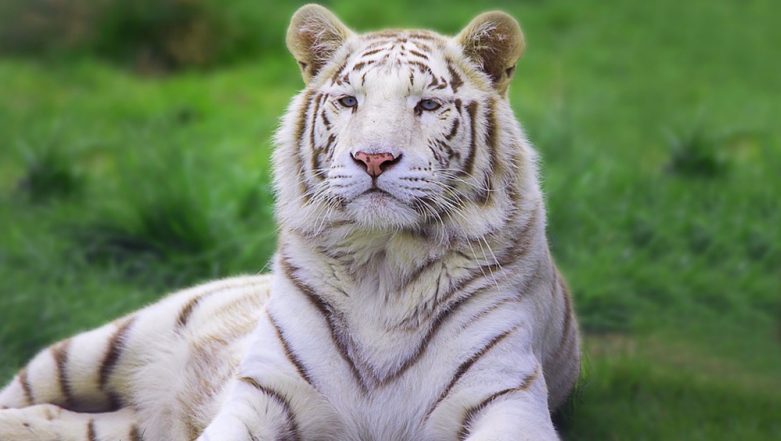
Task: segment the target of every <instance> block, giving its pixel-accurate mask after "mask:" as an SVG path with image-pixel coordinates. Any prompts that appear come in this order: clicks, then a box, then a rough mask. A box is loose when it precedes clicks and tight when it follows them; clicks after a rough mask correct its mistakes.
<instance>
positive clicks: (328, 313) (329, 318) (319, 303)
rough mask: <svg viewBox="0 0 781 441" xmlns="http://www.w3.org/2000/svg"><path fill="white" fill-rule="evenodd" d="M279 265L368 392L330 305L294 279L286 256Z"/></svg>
mask: <svg viewBox="0 0 781 441" xmlns="http://www.w3.org/2000/svg"><path fill="white" fill-rule="evenodd" d="M280 265H281V266H282V271H283V272H284V274H285V276H286V277H287V278H288V280H290V282H291V283H293V285H294V286H295V287H296V289H297V290H298V291H300V292H301V293H302V294H304V297H306V298H307V300H309V302H310V303H311V304H312V306H314V307H315V309H317V310H318V312H320V314H321V315H322V316H323V318H324V319H325V322H326V324H327V325H328V330H329V333H330V335H331V341H332V342H333V343H334V346H335V347H336V349H337V352H339V355H340V356H341V357H342V359H343V360H344V361H345V362H346V363H347V365H348V367H349V368H350V372H351V373H352V375H353V377H354V378H355V380H356V382H357V383H358V385H359V386H360V387H361V390H362V391H363V392H366V391H367V390H368V387H367V385H366V382H365V380H364V378H363V377H362V376H361V374H360V372H359V371H358V367H357V366H356V365H355V362H354V361H353V359H352V358H350V355H349V353H348V351H347V344H346V342H345V341H344V339H343V338H342V337H341V336H340V335H339V334H338V333H337V330H336V323H335V319H334V310H333V307H332V306H331V305H330V304H328V303H327V302H326V301H325V300H323V298H322V297H320V295H319V294H317V293H316V292H315V291H314V289H312V288H311V287H310V286H308V285H307V284H305V283H304V282H303V281H302V280H301V279H299V278H298V277H296V275H295V273H296V272H297V271H298V268H296V267H294V266H293V265H292V264H291V263H290V262H289V261H288V259H287V257H286V256H284V255H283V256H282V258H281V259H280Z"/></svg>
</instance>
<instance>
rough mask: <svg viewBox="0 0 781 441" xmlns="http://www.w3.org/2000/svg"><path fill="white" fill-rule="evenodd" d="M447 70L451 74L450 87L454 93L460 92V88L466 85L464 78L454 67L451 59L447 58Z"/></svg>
mask: <svg viewBox="0 0 781 441" xmlns="http://www.w3.org/2000/svg"><path fill="white" fill-rule="evenodd" d="M447 71H448V73H449V74H450V87H451V88H452V89H453V93H456V92H458V89H459V88H460V87H461V86H463V85H464V80H463V79H462V78H461V75H459V74H458V72H456V70H455V69H454V68H453V64H452V63H451V62H450V60H447Z"/></svg>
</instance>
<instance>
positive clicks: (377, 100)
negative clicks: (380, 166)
mask: <svg viewBox="0 0 781 441" xmlns="http://www.w3.org/2000/svg"><path fill="white" fill-rule="evenodd" d="M364 108H365V109H366V115H365V118H363V124H362V126H361V137H360V138H361V139H356V140H355V141H356V144H358V145H356V146H355V150H356V151H357V150H361V151H364V152H366V153H392V154H393V155H394V156H396V155H398V154H399V153H400V152H401V148H402V147H404V146H405V145H406V144H407V143H408V141H409V139H408V137H409V132H410V130H409V129H410V128H409V127H407V125H408V121H407V118H405V116H406V112H405V111H406V110H407V109H406V100H405V99H404V98H403V97H400V96H398V95H395V94H391V93H382V94H377V95H375V96H373V97H368V96H367V100H366V105H365V106H364Z"/></svg>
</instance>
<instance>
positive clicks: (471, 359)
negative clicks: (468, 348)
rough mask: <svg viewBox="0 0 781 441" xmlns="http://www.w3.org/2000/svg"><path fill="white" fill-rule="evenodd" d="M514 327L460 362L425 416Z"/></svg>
mask: <svg viewBox="0 0 781 441" xmlns="http://www.w3.org/2000/svg"><path fill="white" fill-rule="evenodd" d="M515 329H516V328H512V329H508V330H507V331H504V332H502V333H501V334H499V335H497V336H496V337H494V338H492V339H491V340H490V341H489V342H488V343H486V345H485V346H483V347H482V348H480V350H479V351H477V352H475V353H474V354H472V356H471V357H469V358H468V359H467V360H466V361H464V362H463V363H461V365H459V366H458V369H456V372H455V374H454V375H453V378H452V379H451V380H450V382H449V383H448V384H447V386H446V387H445V389H443V390H442V393H440V394H439V398H437V401H435V402H434V404H433V405H432V406H431V408H430V409H429V411H428V412H427V413H426V418H428V416H429V415H431V413H432V412H434V410H436V408H437V406H439V403H441V402H442V401H443V400H444V399H445V398H447V395H448V394H449V393H450V391H451V390H452V389H453V386H455V385H456V383H457V382H458V380H460V379H461V377H463V376H464V374H466V372H467V371H468V370H469V368H470V367H472V365H473V364H475V363H476V362H477V361H478V360H479V359H480V358H482V357H483V356H484V355H485V354H486V353H488V351H490V350H491V348H493V347H494V346H496V345H497V344H499V342H501V341H502V340H504V339H505V338H507V336H508V335H510V334H511V333H512V332H513V331H515Z"/></svg>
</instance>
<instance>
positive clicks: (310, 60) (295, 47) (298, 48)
mask: <svg viewBox="0 0 781 441" xmlns="http://www.w3.org/2000/svg"><path fill="white" fill-rule="evenodd" d="M351 35H352V31H350V29H348V28H347V26H345V25H344V24H342V22H341V21H339V19H338V18H336V16H335V15H334V14H333V13H332V12H331V11H329V10H328V9H326V8H324V7H322V6H320V5H316V4H308V5H304V6H302V7H301V8H299V9H298V10H297V11H296V12H295V14H293V17H292V18H291V19H290V26H289V27H288V28H287V38H286V42H287V48H288V50H289V51H290V53H291V54H293V57H294V58H295V59H296V61H297V62H298V65H299V66H300V67H301V75H302V76H303V77H304V81H309V80H310V79H312V77H314V76H315V75H317V73H318V72H319V71H320V69H321V68H322V67H323V66H324V65H325V64H326V63H327V62H328V61H329V60H330V59H331V57H332V56H333V55H334V52H336V50H337V49H339V48H340V47H341V46H342V44H344V42H345V40H347V38H349V37H350V36H351Z"/></svg>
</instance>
